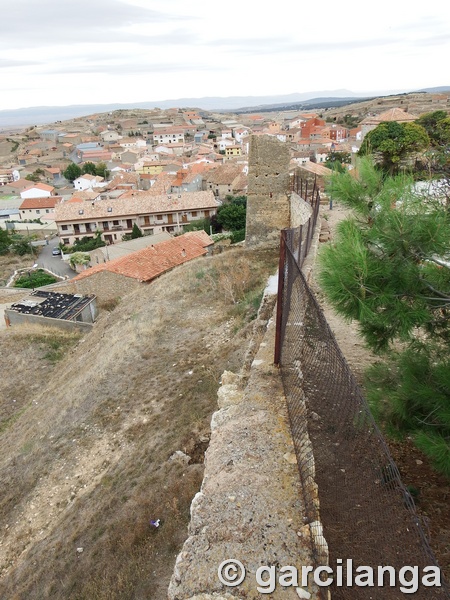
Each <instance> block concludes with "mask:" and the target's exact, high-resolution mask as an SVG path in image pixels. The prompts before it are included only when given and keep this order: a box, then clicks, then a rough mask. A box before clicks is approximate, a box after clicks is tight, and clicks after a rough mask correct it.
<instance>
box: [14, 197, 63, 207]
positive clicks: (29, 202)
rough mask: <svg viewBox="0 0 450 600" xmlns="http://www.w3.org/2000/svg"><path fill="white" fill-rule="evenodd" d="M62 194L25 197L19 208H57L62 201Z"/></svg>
mask: <svg viewBox="0 0 450 600" xmlns="http://www.w3.org/2000/svg"><path fill="white" fill-rule="evenodd" d="M61 200H62V196H49V197H48V198H25V200H24V201H23V202H22V204H21V205H20V206H19V210H23V209H25V208H27V209H33V208H39V209H40V208H55V206H56V204H57V203H58V202H61Z"/></svg>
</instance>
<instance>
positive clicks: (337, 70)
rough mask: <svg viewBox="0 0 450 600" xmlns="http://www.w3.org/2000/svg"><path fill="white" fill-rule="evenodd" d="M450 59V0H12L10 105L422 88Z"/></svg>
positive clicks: (1, 40) (3, 46)
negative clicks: (366, 0) (409, 0)
mask: <svg viewBox="0 0 450 600" xmlns="http://www.w3.org/2000/svg"><path fill="white" fill-rule="evenodd" d="M5 10H6V9H5ZM449 59H450V2H449V0H433V1H432V2H431V1H429V2H420V3H413V2H406V1H404V0H389V1H388V0H378V2H371V3H365V2H362V1H361V0H358V1H356V0H340V1H339V0H332V1H331V0H322V2H313V1H310V2H307V1H306V2H305V1H304V2H300V1H299V0H274V1H273V2H270V3H269V2H253V1H252V0H227V1H225V2H217V0H216V1H213V0H209V1H201V0H190V1H189V2H182V1H181V0H77V1H76V2H67V1H64V0H12V2H9V3H8V8H7V10H6V13H5V14H4V18H3V19H2V27H1V32H0V69H1V79H0V81H1V94H0V109H7V108H22V107H30V106H66V105H71V104H99V103H116V102H119V103H121V102H123V103H132V102H146V101H157V100H166V99H172V98H174V99H175V98H182V97H195V98H198V97H203V96H222V97H228V96H249V95H250V96H261V95H275V94H290V93H294V92H298V93H303V92H310V91H322V90H337V89H342V88H345V89H348V90H351V91H353V92H356V93H362V94H364V93H366V92H382V93H384V92H387V91H391V90H392V91H400V90H413V89H420V88H424V87H433V86H442V85H450V73H449V69H448V64H449Z"/></svg>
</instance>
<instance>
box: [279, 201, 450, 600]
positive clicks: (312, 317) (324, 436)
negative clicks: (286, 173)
mask: <svg viewBox="0 0 450 600" xmlns="http://www.w3.org/2000/svg"><path fill="white" fill-rule="evenodd" d="M316 207H317V208H316ZM317 214H318V202H317V203H316V204H313V217H312V219H313V220H314V223H312V224H311V229H310V230H308V227H305V226H303V228H301V229H300V228H298V229H296V230H284V231H282V236H281V248H280V289H279V295H278V313H277V341H276V346H277V347H276V349H275V363H276V364H279V365H280V369H281V374H282V379H283V385H284V390H285V395H286V398H287V404H288V412H289V418H290V423H291V429H292V435H293V440H294V444H295V449H296V454H297V460H298V466H299V472H300V477H301V481H302V487H303V495H304V498H305V504H306V506H305V510H306V518H307V522H308V523H309V526H310V532H311V536H312V541H313V546H314V547H315V550H316V557H315V558H316V563H317V565H326V564H328V565H329V567H330V568H331V569H333V573H334V574H336V572H337V571H339V569H337V567H338V566H339V567H340V569H342V572H343V573H344V578H343V581H344V583H343V584H342V585H341V586H340V585H338V583H339V582H338V578H336V575H334V577H335V579H334V582H333V584H332V585H331V587H330V588H325V587H324V588H321V589H322V592H323V594H324V595H323V598H326V597H327V596H326V592H327V590H330V591H331V596H332V598H333V600H334V599H339V600H340V599H342V600H344V599H345V600H354V599H355V600H359V599H364V600H369V599H370V598H377V599H378V598H383V599H387V600H389V599H391V598H392V599H396V600H398V599H399V598H401V597H403V591H400V586H401V585H402V581H401V580H402V578H403V577H404V580H405V581H406V580H410V581H411V582H412V583H410V584H408V585H409V589H410V590H411V589H413V587H414V586H413V582H414V581H416V582H417V584H418V590H417V591H416V592H415V593H414V595H413V597H414V598H417V599H428V600H429V599H436V600H440V599H444V598H447V599H449V598H450V588H449V587H448V585H447V584H446V582H445V581H443V582H442V586H441V587H440V588H439V587H425V586H424V583H423V582H422V578H423V576H424V575H426V573H424V571H423V569H424V568H425V567H427V566H434V567H436V566H437V563H436V559H435V557H434V555H433V552H432V550H431V547H430V545H429V542H428V537H427V533H426V524H425V523H424V522H423V521H422V519H421V518H420V517H419V515H418V514H417V512H416V509H415V506H414V502H413V499H412V497H411V494H410V493H409V491H408V489H407V488H406V487H405V486H404V485H403V483H402V481H401V479H400V475H399V471H398V468H397V466H396V464H395V463H394V461H393V459H392V457H391V455H390V452H389V449H388V447H387V445H386V443H385V441H384V439H383V436H382V435H381V433H380V431H379V429H378V428H377V426H376V424H375V422H374V420H373V417H372V415H371V412H370V409H369V406H368V404H367V402H366V400H365V398H364V397H363V395H362V393H361V390H360V388H359V387H358V385H357V383H356V381H355V379H354V377H353V375H352V373H351V371H350V369H349V367H348V365H347V362H346V360H345V358H344V356H343V354H342V352H341V351H340V349H339V346H338V344H337V342H336V340H335V338H334V335H333V333H332V331H331V329H330V327H329V325H328V323H327V321H326V319H325V316H324V314H323V312H322V310H321V308H320V306H319V305H318V303H317V301H316V299H315V297H314V295H313V293H312V291H311V289H310V288H309V286H308V284H307V282H306V280H305V277H304V275H303V273H302V270H301V266H300V265H302V263H303V260H304V257H305V256H306V253H307V250H308V248H309V244H310V240H311V237H312V229H314V225H315V221H316V219H317ZM308 231H310V232H311V233H310V236H311V237H309V238H308V235H309V234H307V233H305V232H308ZM308 239H309V241H308ZM302 247H303V250H302ZM347 560H352V561H353V575H352V576H350V574H349V569H350V566H349V563H347ZM340 561H342V563H341V562H340ZM362 566H364V567H370V568H371V569H373V574H374V586H375V587H371V586H367V587H364V586H361V585H356V583H355V582H363V581H364V580H365V581H369V582H370V577H369V579H368V578H367V577H366V578H365V579H364V577H363V576H362V578H361V579H360V580H358V579H357V576H358V574H357V572H356V568H357V567H362ZM379 566H390V567H392V568H393V573H394V575H393V577H394V579H395V587H391V584H392V581H393V580H391V579H390V577H392V572H391V573H389V572H388V571H386V572H385V574H384V578H383V580H384V586H383V587H378V585H379V582H378V567H379ZM405 566H412V567H417V571H416V573H415V574H414V572H413V571H408V572H406V571H403V572H402V573H403V575H402V576H401V575H400V573H401V569H402V568H403V567H405ZM361 572H362V571H361ZM347 577H350V579H352V580H353V585H351V586H349V585H347ZM349 581H350V580H349ZM429 582H430V583H431V582H432V577H431V579H430V580H429ZM408 585H404V587H405V589H408Z"/></svg>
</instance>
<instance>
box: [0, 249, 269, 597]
mask: <svg viewBox="0 0 450 600" xmlns="http://www.w3.org/2000/svg"><path fill="white" fill-rule="evenodd" d="M277 261H278V257H277V255H276V253H275V252H273V251H260V252H257V251H244V250H242V249H233V250H230V251H228V252H225V253H223V254H221V255H218V256H214V257H208V258H204V259H199V260H197V261H194V262H192V263H189V264H187V265H184V266H182V267H180V268H178V269H176V270H174V271H172V272H170V273H168V274H166V275H164V276H163V277H161V278H160V279H158V280H157V281H156V282H154V283H152V284H151V285H149V286H143V287H142V288H140V289H139V290H136V291H134V292H132V293H131V294H129V295H128V296H127V297H126V298H123V299H122V301H121V302H120V303H119V305H118V306H117V307H116V308H115V309H114V310H113V311H112V312H109V313H108V312H104V313H103V314H102V315H101V317H100V319H99V322H98V323H97V325H96V326H95V328H94V331H93V332H91V333H90V334H87V335H85V337H83V338H81V339H79V340H75V339H71V340H62V339H60V340H59V345H58V344H57V343H56V342H55V343H53V342H52V344H53V345H58V347H57V348H52V344H49V340H48V339H47V340H46V341H45V340H43V339H42V338H38V337H36V335H37V334H36V333H35V332H33V333H31V332H30V333H29V335H28V334H26V333H23V332H22V333H21V332H19V330H10V331H7V332H0V343H1V347H2V355H6V356H8V361H7V363H6V366H7V369H6V370H4V369H2V372H3V373H5V372H6V378H5V381H4V386H6V387H4V389H7V390H9V391H8V396H10V397H11V395H14V390H16V396H15V400H16V402H15V403H14V404H15V405H17V407H18V408H17V409H16V411H15V410H12V409H11V405H9V406H6V405H7V402H8V400H7V398H3V401H2V403H3V404H4V405H5V406H2V407H0V411H3V412H0V416H1V415H2V414H3V415H4V416H5V418H4V419H3V432H2V433H1V435H0V457H1V458H0V486H1V488H2V490H5V493H3V494H2V496H1V499H0V528H1V531H2V538H3V539H2V544H1V545H0V573H1V575H0V577H1V578H0V597H1V598H2V599H3V598H4V599H11V600H37V599H43V598H52V599H54V600H62V599H64V600H70V599H77V600H88V599H89V600H100V599H102V600H103V599H104V600H106V599H108V600H115V599H119V598H120V599H121V600H122V599H125V598H127V599H145V600H148V599H149V598H152V600H158V599H160V598H161V599H162V598H166V591H167V586H168V582H169V579H170V576H171V574H172V571H173V566H174V561H175V557H176V554H177V552H178V551H179V549H180V547H181V545H182V543H183V542H184V540H185V538H186V535H187V524H188V521H189V507H190V502H191V499H192V497H193V496H194V494H195V493H196V492H197V491H198V489H199V486H200V483H201V478H202V473H203V466H202V460H203V452H204V450H205V448H206V445H207V442H208V436H209V423H210V418H211V414H212V412H213V411H214V410H216V407H217V398H216V392H217V388H218V385H219V380H220V375H221V374H222V372H223V371H224V370H225V369H227V370H232V371H236V372H237V371H239V369H240V368H241V367H242V365H243V363H244V360H245V353H246V350H247V347H248V344H249V342H250V339H251V333H252V330H253V324H252V320H251V319H253V318H254V317H255V316H256V312H257V309H258V306H259V302H260V299H261V295H262V290H263V288H264V286H265V283H266V281H267V278H268V276H269V275H271V274H273V273H274V272H275V271H276V267H277ZM71 344H74V345H73V346H72V347H70V345H71ZM49 345H50V350H51V351H52V352H56V354H57V355H56V356H54V355H53V354H52V352H50V356H49V354H48V352H49V350H48V347H49ZM63 352H65V355H64V356H63ZM52 357H53V358H52ZM177 450H181V451H183V452H185V453H187V454H188V455H189V456H191V457H192V458H191V461H190V464H185V463H182V462H178V461H176V460H170V457H171V455H172V454H173V453H174V452H175V451H177ZM154 518H160V519H161V520H162V522H161V526H160V527H159V528H158V529H155V528H154V527H152V525H151V524H150V520H151V519H154ZM81 549H82V551H81Z"/></svg>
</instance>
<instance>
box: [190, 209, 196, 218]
mask: <svg viewBox="0 0 450 600" xmlns="http://www.w3.org/2000/svg"><path fill="white" fill-rule="evenodd" d="M191 215H192V218H194V217H196V216H197V211H196V210H193V211H192V212H191Z"/></svg>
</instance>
